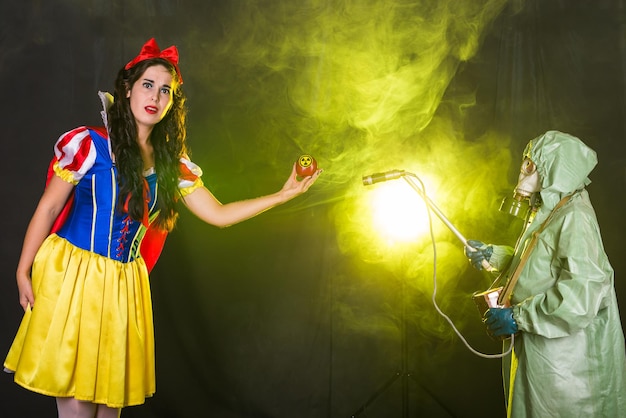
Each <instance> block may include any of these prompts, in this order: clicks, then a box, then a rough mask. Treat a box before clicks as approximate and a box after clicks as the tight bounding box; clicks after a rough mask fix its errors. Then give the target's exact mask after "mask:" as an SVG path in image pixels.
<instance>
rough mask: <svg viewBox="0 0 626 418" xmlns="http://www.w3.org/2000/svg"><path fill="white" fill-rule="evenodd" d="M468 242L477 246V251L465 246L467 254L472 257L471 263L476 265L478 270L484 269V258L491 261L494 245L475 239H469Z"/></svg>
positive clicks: (472, 245)
mask: <svg viewBox="0 0 626 418" xmlns="http://www.w3.org/2000/svg"><path fill="white" fill-rule="evenodd" d="M467 244H468V245H469V246H470V247H472V248H475V249H476V251H471V250H469V249H468V248H467V247H465V256H466V257H467V258H469V259H470V263H472V266H474V268H475V269H476V270H482V269H483V266H482V264H481V263H482V262H483V260H485V261H487V262H489V259H490V258H491V254H493V246H491V245H487V244H485V243H484V242H482V241H477V240H474V239H468V240H467Z"/></svg>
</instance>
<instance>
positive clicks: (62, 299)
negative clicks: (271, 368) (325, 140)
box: [4, 39, 321, 418]
mask: <svg viewBox="0 0 626 418" xmlns="http://www.w3.org/2000/svg"><path fill="white" fill-rule="evenodd" d="M182 83H183V80H182V77H181V74H180V70H179V68H178V51H177V49H176V47H174V46H172V47H169V48H166V49H165V50H163V51H161V50H160V49H159V47H158V45H157V44H156V42H155V41H154V39H151V40H149V41H148V42H147V43H146V44H145V45H144V46H143V48H142V50H141V52H140V54H139V55H138V56H137V57H135V58H134V59H133V60H132V61H130V62H129V63H128V64H127V65H126V66H124V68H122V69H121V70H120V71H119V73H118V76H117V79H116V82H115V92H114V96H113V97H112V96H110V95H108V94H106V93H100V98H101V100H102V102H103V105H104V108H105V109H104V111H103V112H102V115H103V120H104V123H105V126H104V127H79V128H76V129H73V130H71V131H69V132H67V133H65V134H63V135H62V136H61V137H60V138H59V140H58V141H57V143H56V145H55V147H54V153H55V156H54V159H53V161H52V163H51V165H50V175H49V180H48V184H47V186H46V189H45V191H44V193H43V196H42V197H41V200H40V202H39V204H38V206H37V208H36V210H35V213H34V215H33V217H32V220H31V222H30V224H29V226H28V229H27V231H26V236H25V238H24V244H23V248H22V253H21V256H20V260H19V263H18V268H17V273H16V276H17V284H18V289H19V298H20V305H21V306H22V307H23V308H24V311H25V314H24V318H23V320H22V323H21V325H20V328H19V330H18V332H17V336H16V337H15V340H14V342H13V345H12V346H11V349H10V351H9V353H8V355H7V358H6V360H5V363H4V368H5V370H6V371H8V372H14V373H15V374H14V379H15V382H16V383H18V384H19V385H21V386H23V387H25V388H27V389H29V390H32V391H34V392H38V393H42V394H45V395H48V396H54V397H55V398H56V399H57V408H58V411H59V417H61V418H65V417H74V418H78V417H81V418H82V417H86V418H87V417H88V418H93V417H98V418H108V417H118V416H119V415H120V412H121V409H122V408H123V407H125V406H131V405H139V404H142V403H144V400H145V397H149V396H151V395H152V394H153V393H154V392H155V371H154V333H153V324H152V302H151V296H150V285H149V281H148V272H149V270H150V269H151V268H152V266H153V265H154V262H155V261H156V258H157V257H158V255H159V253H160V250H161V247H162V244H163V241H164V238H165V235H166V234H167V231H169V230H171V229H172V227H173V226H174V223H175V221H176V218H177V211H176V202H177V200H182V201H183V203H184V204H185V206H187V207H188V208H189V209H190V210H191V212H192V213H194V214H195V215H196V216H198V217H199V218H200V219H202V220H203V221H205V222H207V223H209V224H212V225H216V226H218V227H225V226H229V225H232V224H235V223H238V222H241V221H243V220H246V219H248V218H251V217H253V216H255V215H257V214H259V213H261V212H263V211H265V210H267V209H270V208H272V207H274V206H276V205H280V204H282V203H285V202H287V201H288V200H290V199H292V198H294V197H296V196H298V195H300V194H302V193H304V192H306V191H307V190H308V188H309V187H310V186H311V185H312V184H313V183H314V182H315V181H316V179H317V177H318V176H319V174H320V173H321V170H318V171H317V172H315V173H314V174H313V175H312V176H310V177H306V178H304V179H302V180H301V181H298V179H297V177H296V173H295V165H294V167H293V169H292V172H291V175H290V176H289V178H288V180H287V181H286V183H285V184H284V186H283V187H282V188H281V190H280V191H278V192H276V193H274V194H271V195H267V196H262V197H258V198H255V199H250V200H243V201H238V202H232V203H228V204H221V203H220V202H219V201H218V200H217V199H216V198H215V197H214V196H213V195H212V194H211V192H210V191H209V190H208V189H206V188H205V187H204V185H203V183H202V179H201V174H202V171H201V170H200V168H199V167H198V166H197V165H195V164H194V163H193V162H191V161H190V160H189V158H188V157H187V148H186V145H185V136H186V130H185V115H186V110H185V97H184V94H183V92H182V90H181V88H180V85H181V84H182Z"/></svg>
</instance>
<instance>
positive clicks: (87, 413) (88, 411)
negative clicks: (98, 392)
mask: <svg viewBox="0 0 626 418" xmlns="http://www.w3.org/2000/svg"><path fill="white" fill-rule="evenodd" d="M96 407H97V405H96V404H94V403H91V402H84V401H79V400H78V399H74V398H57V410H58V411H59V418H94V417H95V415H96Z"/></svg>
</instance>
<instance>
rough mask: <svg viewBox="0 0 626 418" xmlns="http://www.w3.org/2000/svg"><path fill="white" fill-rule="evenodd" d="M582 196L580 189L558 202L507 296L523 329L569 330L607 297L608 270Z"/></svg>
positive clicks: (553, 334) (556, 333) (548, 333)
mask: <svg viewBox="0 0 626 418" xmlns="http://www.w3.org/2000/svg"><path fill="white" fill-rule="evenodd" d="M585 197H586V192H584V193H583V195H580V194H579V195H577V196H576V198H575V199H573V200H572V202H570V203H571V204H570V205H568V206H566V207H564V208H563V211H562V212H563V213H561V214H560V216H558V217H556V218H555V219H553V220H552V222H551V223H550V225H549V226H548V227H547V228H546V229H545V230H544V231H543V232H542V233H541V234H540V238H539V242H538V244H537V247H536V248H535V250H534V251H533V253H532V254H531V255H530V258H529V262H528V263H527V265H526V267H525V269H524V271H523V273H522V277H520V280H519V282H518V285H520V286H519V289H518V287H517V286H516V288H515V290H514V296H513V299H512V302H513V303H514V307H513V312H514V318H515V320H516V321H517V323H518V326H519V329H520V330H522V331H525V332H528V333H533V334H537V335H541V336H544V337H547V338H557V337H563V336H567V335H571V334H573V333H576V332H577V331H579V330H581V329H583V328H585V327H587V326H588V325H589V324H590V322H591V321H592V320H593V319H594V318H595V317H596V315H597V314H598V311H599V310H601V309H602V308H604V307H605V306H606V305H607V304H608V303H609V300H608V299H609V297H610V296H609V295H610V292H611V289H612V288H613V270H612V268H611V266H610V264H609V262H608V259H607V257H606V254H605V252H604V249H603V245H602V241H601V238H600V232H599V227H598V223H597V220H596V217H595V214H594V212H593V209H592V207H591V205H590V204H588V200H586V198H585ZM526 286H528V287H526ZM520 298H523V299H521V300H520Z"/></svg>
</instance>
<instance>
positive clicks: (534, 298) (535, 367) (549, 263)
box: [466, 131, 626, 418]
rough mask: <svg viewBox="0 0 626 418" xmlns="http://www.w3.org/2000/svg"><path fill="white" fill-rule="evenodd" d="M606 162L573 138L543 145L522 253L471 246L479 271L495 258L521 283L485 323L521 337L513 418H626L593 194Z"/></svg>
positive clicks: (541, 140) (617, 331)
mask: <svg viewBox="0 0 626 418" xmlns="http://www.w3.org/2000/svg"><path fill="white" fill-rule="evenodd" d="M596 164H597V157H596V153H595V152H594V151H593V150H592V149H591V148H589V147H588V146H587V145H585V144H584V143H583V142H582V141H581V140H579V139H578V138H576V137H574V136H571V135H569V134H565V133H562V132H558V131H549V132H546V133H545V134H543V135H541V136H539V137H537V138H535V139H533V140H532V141H530V142H529V143H528V145H527V146H526V148H525V150H524V155H523V162H522V167H521V172H520V176H519V183H518V186H517V187H516V190H515V195H516V198H517V200H518V201H519V199H520V198H524V197H526V198H528V199H529V200H530V201H531V202H532V206H534V209H532V210H530V211H529V213H530V215H529V216H528V217H527V223H526V227H525V230H524V231H523V233H522V234H521V236H520V238H519V239H518V242H517V245H516V247H515V248H511V247H507V246H500V245H486V244H484V243H483V242H481V241H477V240H469V241H468V244H469V245H470V246H471V247H473V248H474V249H476V250H477V251H469V250H466V254H467V256H468V257H469V259H470V262H471V263H472V264H473V265H474V267H476V268H477V269H481V268H482V267H483V265H484V260H486V261H487V262H488V263H489V265H490V266H492V267H493V269H494V271H498V270H501V271H502V273H503V274H502V275H501V276H500V277H504V278H505V282H506V280H509V281H510V277H514V276H517V277H515V279H516V282H515V283H514V285H513V286H509V287H508V289H509V290H510V289H511V288H512V290H511V291H510V296H509V297H508V298H507V300H504V301H503V300H502V299H500V300H499V303H498V304H496V307H490V308H488V310H487V311H486V313H485V315H484V317H483V322H485V324H486V326H487V331H488V333H489V334H490V335H492V336H494V337H499V338H502V339H506V338H508V337H510V336H511V335H514V347H513V350H512V353H511V355H508V356H506V357H505V358H504V361H503V378H504V389H505V397H506V400H507V416H508V417H537V418H545V417H563V418H572V417H586V418H587V417H594V418H598V417H626V354H625V349H624V333H623V329H622V325H621V321H620V316H619V311H618V305H617V297H616V293H615V288H614V283H613V281H614V272H613V268H612V267H611V265H610V263H609V260H608V257H607V255H606V253H605V251H604V246H603V244H602V238H601V235H600V229H599V226H598V222H597V219H596V215H595V211H594V209H593V207H592V205H591V201H590V200H589V195H588V193H587V190H586V189H585V186H587V185H588V184H589V183H590V180H589V178H588V177H587V176H588V175H589V173H591V171H592V170H593V168H594V167H595V165H596ZM533 235H536V238H535V240H534V242H533ZM481 263H483V265H481ZM516 270H517V275H515V274H514V272H515V271H516ZM504 289H505V290H506V289H507V286H506V285H504ZM500 302H501V303H500ZM505 345H507V343H506V342H505Z"/></svg>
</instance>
